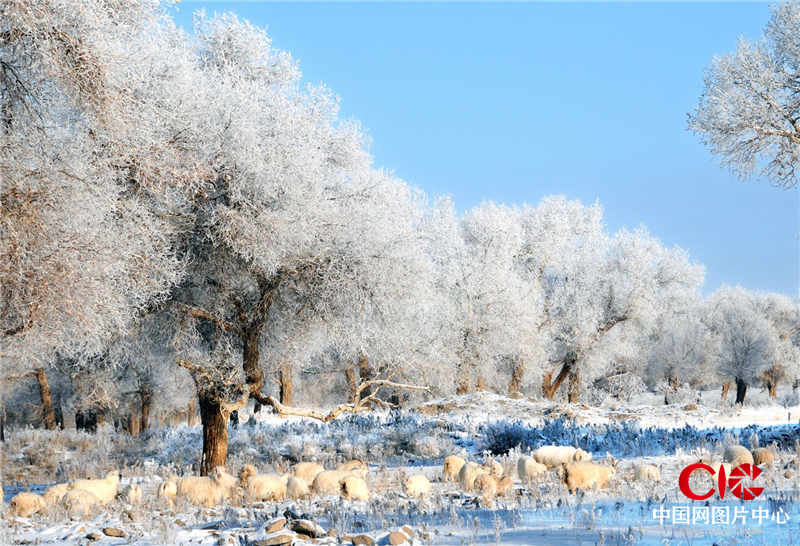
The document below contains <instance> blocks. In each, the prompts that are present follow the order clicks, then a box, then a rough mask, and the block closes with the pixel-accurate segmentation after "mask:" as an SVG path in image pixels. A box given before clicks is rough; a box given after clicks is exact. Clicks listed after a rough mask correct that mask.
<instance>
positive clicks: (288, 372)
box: [278, 362, 294, 406]
mask: <svg viewBox="0 0 800 546" xmlns="http://www.w3.org/2000/svg"><path fill="white" fill-rule="evenodd" d="M278 375H279V377H280V378H279V381H280V399H281V404H284V405H286V406H291V405H292V403H293V402H292V400H293V398H294V396H293V392H294V383H293V382H292V365H291V364H289V363H288V362H284V363H283V364H281V368H280V370H279V372H278Z"/></svg>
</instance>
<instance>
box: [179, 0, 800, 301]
mask: <svg viewBox="0 0 800 546" xmlns="http://www.w3.org/2000/svg"><path fill="white" fill-rule="evenodd" d="M199 8H205V9H206V11H207V12H209V13H213V12H215V11H218V12H219V11H232V12H235V13H237V14H238V15H239V16H240V17H243V18H245V19H248V20H250V21H251V22H253V23H254V24H257V25H259V26H265V27H267V29H268V32H269V34H270V36H271V37H272V39H273V45H274V46H275V47H278V48H280V49H285V50H287V51H289V52H291V53H292V54H293V55H294V56H295V57H296V58H298V59H299V60H300V67H301V69H302V71H303V74H304V77H305V79H306V80H307V81H309V82H312V83H320V82H324V83H325V84H326V85H328V86H329V87H330V88H331V89H332V90H333V91H335V92H336V93H337V94H338V95H339V96H340V97H341V106H342V110H341V112H342V116H343V117H345V118H355V119H358V120H360V121H361V123H362V124H363V126H364V128H365V130H366V131H367V133H368V134H369V135H370V137H371V139H372V145H371V152H372V154H373V156H374V158H375V164H376V165H377V166H380V167H385V168H387V169H390V170H392V171H394V172H395V173H396V174H397V175H398V176H400V177H401V178H403V179H405V180H407V181H408V182H410V183H412V184H414V185H416V186H419V187H421V188H422V189H424V190H425V191H426V192H428V193H429V194H432V195H436V194H448V195H451V196H453V198H454V199H455V201H456V204H457V205H458V207H459V209H461V210H464V209H467V208H469V207H472V206H474V205H476V204H479V203H480V202H482V201H485V200H494V201H498V202H505V203H530V204H536V203H537V202H538V201H539V200H540V199H541V198H542V197H543V196H545V195H550V194H564V195H566V196H567V197H569V198H577V199H580V200H582V201H584V202H586V203H591V202H594V201H595V200H599V201H600V203H601V204H602V205H603V206H604V208H605V213H606V223H607V225H608V227H609V229H610V230H616V229H619V228H620V227H630V228H633V227H637V226H639V225H642V224H643V225H645V226H647V228H648V229H649V230H650V231H651V233H653V234H654V235H656V236H658V237H659V238H661V239H662V240H663V241H664V242H665V243H666V244H668V245H679V246H681V247H683V248H685V249H687V250H688V251H689V252H690V253H691V255H692V256H693V257H694V259H695V260H697V261H700V262H702V263H704V264H705V265H706V286H705V291H706V292H707V293H708V292H710V291H712V290H714V289H716V288H717V287H718V286H719V285H721V284H723V283H728V284H737V283H738V284H741V285H743V286H745V287H747V288H752V289H759V290H768V291H777V292H783V293H786V294H790V295H797V294H798V287H799V285H798V282H800V280H799V276H798V224H799V222H800V216H799V215H798V214H799V213H798V210H800V209H799V208H798V191H797V190H792V191H786V190H780V189H777V188H774V187H772V186H770V185H769V183H766V182H760V183H757V182H752V181H750V182H741V181H739V180H737V179H735V178H734V177H733V176H732V175H731V174H729V173H728V172H727V171H726V170H724V169H723V168H721V167H720V166H719V165H718V163H717V160H716V158H714V157H712V156H711V155H710V153H709V152H708V150H707V149H705V148H704V147H703V146H702V145H701V144H700V142H699V139H698V138H697V137H696V136H695V135H693V134H692V133H690V132H688V131H687V130H686V114H687V112H689V111H690V110H692V108H693V107H694V106H695V105H696V103H697V99H698V97H699V94H700V90H701V85H702V77H703V70H704V68H705V67H707V66H708V64H709V63H710V61H711V58H712V56H713V55H714V54H721V53H725V52H728V51H732V50H733V49H734V48H735V45H736V40H737V38H738V37H739V36H744V37H745V38H748V39H754V38H758V37H760V35H761V29H762V28H763V27H764V24H765V23H766V22H767V20H768V18H769V7H768V5H767V4H764V3H753V4H742V3H708V4H698V3H672V4H658V3H647V4H632V3H612V4H609V3H592V4H576V3H567V4H555V3H509V4H488V3H487V4H476V3H466V4H453V3H435V4H429V3H424V4H423V3H337V4H324V3H295V4H288V3H287V4H284V3H259V2H245V3H236V2H216V3H215V2H183V3H181V4H179V7H178V11H177V13H176V19H177V21H178V22H179V23H181V24H183V25H185V26H187V27H189V26H190V24H191V23H190V20H191V13H192V12H193V11H194V10H196V9H199Z"/></svg>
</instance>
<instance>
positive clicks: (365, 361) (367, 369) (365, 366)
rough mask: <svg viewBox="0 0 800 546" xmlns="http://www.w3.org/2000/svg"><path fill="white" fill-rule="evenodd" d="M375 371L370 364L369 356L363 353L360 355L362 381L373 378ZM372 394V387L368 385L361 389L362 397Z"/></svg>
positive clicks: (360, 378) (359, 364)
mask: <svg viewBox="0 0 800 546" xmlns="http://www.w3.org/2000/svg"><path fill="white" fill-rule="evenodd" d="M373 375H374V373H373V370H372V366H370V365H369V358H367V355H364V354H362V355H361V356H360V357H358V377H359V380H360V381H361V383H362V384H363V383H364V382H366V381H369V380H370V379H372V377H373ZM371 394H372V388H370V387H367V388H366V389H364V390H363V391H361V399H362V400H363V399H364V398H367V397H368V396H369V395H371Z"/></svg>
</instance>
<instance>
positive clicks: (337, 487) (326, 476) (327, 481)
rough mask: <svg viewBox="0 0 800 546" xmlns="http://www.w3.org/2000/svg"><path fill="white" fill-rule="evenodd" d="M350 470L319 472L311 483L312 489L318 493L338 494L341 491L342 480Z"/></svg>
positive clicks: (348, 474) (349, 474)
mask: <svg viewBox="0 0 800 546" xmlns="http://www.w3.org/2000/svg"><path fill="white" fill-rule="evenodd" d="M347 476H352V474H351V473H350V472H345V471H343V470H325V471H324V472H320V473H319V474H317V476H316V478H314V482H313V483H312V484H311V490H312V491H313V492H314V493H315V494H317V495H338V494H339V492H340V491H341V482H342V480H343V479H344V478H346V477H347Z"/></svg>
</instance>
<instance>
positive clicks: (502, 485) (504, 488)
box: [497, 461, 538, 497]
mask: <svg viewBox="0 0 800 546" xmlns="http://www.w3.org/2000/svg"><path fill="white" fill-rule="evenodd" d="M534 462H535V461H534ZM537 464H538V463H537ZM513 489H514V480H512V479H511V478H510V477H509V476H503V477H502V478H500V479H499V480H497V496H498V497H505V496H506V495H508V494H509V493H510V492H511V491H512V490H513Z"/></svg>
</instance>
